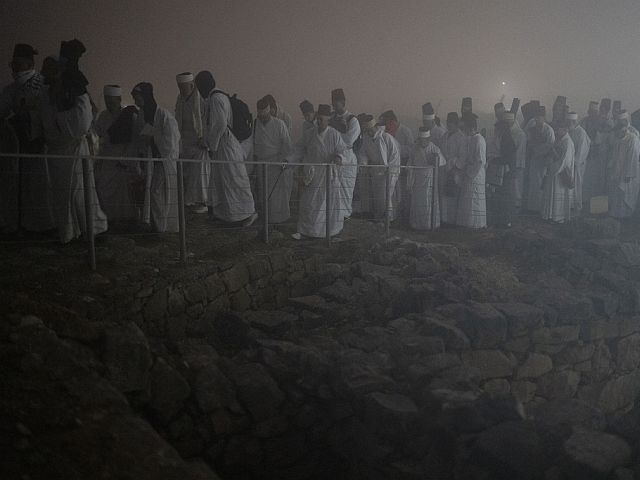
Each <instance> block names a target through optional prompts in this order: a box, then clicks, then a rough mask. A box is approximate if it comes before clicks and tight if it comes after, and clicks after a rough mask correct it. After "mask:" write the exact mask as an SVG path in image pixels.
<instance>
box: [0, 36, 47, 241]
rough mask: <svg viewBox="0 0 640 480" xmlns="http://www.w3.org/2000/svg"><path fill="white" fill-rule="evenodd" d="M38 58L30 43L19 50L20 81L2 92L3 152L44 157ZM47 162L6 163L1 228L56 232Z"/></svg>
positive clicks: (0, 175) (0, 177)
mask: <svg viewBox="0 0 640 480" xmlns="http://www.w3.org/2000/svg"><path fill="white" fill-rule="evenodd" d="M37 53H38V52H37V51H36V50H35V49H34V48H33V47H32V46H31V45H27V44H17V45H16V46H15V48H14V51H13V57H12V60H11V70H12V75H13V79H14V80H13V82H12V83H10V84H9V85H7V86H6V87H4V88H3V89H2V92H1V93H0V122H6V123H5V124H4V126H3V131H4V133H5V134H4V135H3V140H4V142H3V145H0V149H1V151H2V152H3V153H18V152H19V153H25V154H39V153H42V139H41V138H38V136H37V132H36V131H35V128H34V126H35V125H34V124H35V123H36V120H37V118H36V117H37V115H36V113H37V112H36V109H37V105H38V98H39V95H40V90H41V88H42V85H43V78H42V76H41V75H40V74H39V73H38V72H37V71H36V70H35V62H34V55H36V54H37ZM16 144H17V145H16ZM47 163H48V162H47V160H45V159H41V158H15V159H11V158H3V159H2V161H1V163H0V165H1V166H2V169H1V170H0V182H1V183H0V229H2V230H3V231H4V232H6V233H11V232H15V231H17V230H18V229H19V228H20V227H21V228H24V229H25V230H27V231H32V232H43V231H47V230H51V229H53V228H54V226H55V224H54V220H53V212H52V208H51V185H50V181H49V171H48V167H47ZM18 196H20V199H18Z"/></svg>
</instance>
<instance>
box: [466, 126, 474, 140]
mask: <svg viewBox="0 0 640 480" xmlns="http://www.w3.org/2000/svg"><path fill="white" fill-rule="evenodd" d="M464 133H465V134H466V135H467V136H468V137H472V136H474V135H475V134H476V127H474V126H473V125H465V126H464Z"/></svg>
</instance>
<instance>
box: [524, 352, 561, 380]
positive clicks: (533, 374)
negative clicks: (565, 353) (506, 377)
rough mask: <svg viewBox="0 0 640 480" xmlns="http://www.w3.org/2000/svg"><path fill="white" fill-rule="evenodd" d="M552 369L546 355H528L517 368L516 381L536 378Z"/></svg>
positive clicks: (549, 359)
mask: <svg viewBox="0 0 640 480" xmlns="http://www.w3.org/2000/svg"><path fill="white" fill-rule="evenodd" d="M552 368H553V362H552V361H551V357H549V356H548V355H542V354H540V353H530V354H529V356H528V357H527V359H526V360H525V362H524V363H523V364H522V365H521V366H520V367H518V372H517V375H516V377H517V378H518V380H522V379H525V378H538V377H541V376H542V375H544V374H545V373H547V372H550V371H551V369H552Z"/></svg>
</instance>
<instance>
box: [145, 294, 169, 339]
mask: <svg viewBox="0 0 640 480" xmlns="http://www.w3.org/2000/svg"><path fill="white" fill-rule="evenodd" d="M166 314H167V289H166V288H163V289H161V290H159V291H157V292H156V293H154V294H153V295H152V296H151V297H150V298H149V300H147V303H146V304H145V306H144V318H145V320H146V321H147V322H149V323H152V324H160V323H161V322H160V320H162V319H163V318H164V317H165V316H166ZM160 333H164V332H160Z"/></svg>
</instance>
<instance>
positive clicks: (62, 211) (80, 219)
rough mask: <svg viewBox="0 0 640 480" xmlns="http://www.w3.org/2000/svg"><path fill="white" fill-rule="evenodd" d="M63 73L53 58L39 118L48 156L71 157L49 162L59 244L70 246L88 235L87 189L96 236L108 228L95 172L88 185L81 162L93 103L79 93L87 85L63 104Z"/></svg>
mask: <svg viewBox="0 0 640 480" xmlns="http://www.w3.org/2000/svg"><path fill="white" fill-rule="evenodd" d="M63 69H64V67H63V63H62V62H61V61H59V60H56V59H54V58H52V57H47V58H46V59H45V61H44V63H43V66H42V74H43V77H44V79H45V84H46V87H43V88H42V89H41V91H40V98H39V105H38V114H39V120H40V126H41V128H42V133H43V135H44V139H45V145H46V152H47V153H48V154H49V155H67V156H69V157H70V158H68V159H51V161H50V162H49V175H50V179H51V191H52V194H53V196H52V207H53V214H54V220H55V223H56V227H57V229H58V236H59V238H60V241H61V242H62V243H68V242H70V241H71V240H73V239H75V238H78V237H79V236H80V235H81V234H84V233H86V232H87V224H86V216H85V207H86V205H85V196H84V189H85V188H86V189H89V196H90V200H91V202H92V206H93V212H94V216H93V231H94V234H99V233H102V232H105V231H106V230H107V228H108V225H107V217H106V215H105V214H104V212H103V211H102V209H101V208H100V203H99V201H98V195H97V193H96V189H95V180H94V177H93V168H90V170H91V171H90V172H88V175H87V176H88V177H89V181H90V184H89V185H85V184H84V178H83V170H82V169H83V167H82V159H81V158H80V157H81V156H83V155H89V146H88V143H87V134H88V133H89V129H90V128H91V122H92V121H93V111H92V107H91V100H90V98H89V94H88V93H86V91H85V92H84V93H80V92H81V91H82V90H83V89H84V85H80V86H79V87H78V90H77V92H78V93H79V94H77V95H75V96H71V95H68V96H66V97H65V101H64V102H62V101H61V96H62V92H65V90H63V86H62V75H63ZM67 92H68V91H67ZM69 103H70V104H71V105H70V106H69ZM91 167H92V165H91Z"/></svg>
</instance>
